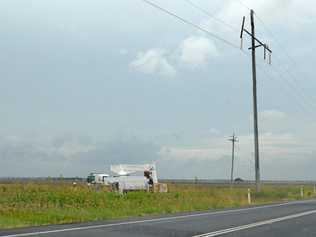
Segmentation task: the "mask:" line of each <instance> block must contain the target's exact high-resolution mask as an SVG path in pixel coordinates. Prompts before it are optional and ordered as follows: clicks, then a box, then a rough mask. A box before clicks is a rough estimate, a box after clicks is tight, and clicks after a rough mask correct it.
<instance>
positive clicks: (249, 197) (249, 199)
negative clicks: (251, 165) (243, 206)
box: [248, 188, 251, 205]
mask: <svg viewBox="0 0 316 237" xmlns="http://www.w3.org/2000/svg"><path fill="white" fill-rule="evenodd" d="M248 204H249V205H250V204H251V193H250V188H248Z"/></svg>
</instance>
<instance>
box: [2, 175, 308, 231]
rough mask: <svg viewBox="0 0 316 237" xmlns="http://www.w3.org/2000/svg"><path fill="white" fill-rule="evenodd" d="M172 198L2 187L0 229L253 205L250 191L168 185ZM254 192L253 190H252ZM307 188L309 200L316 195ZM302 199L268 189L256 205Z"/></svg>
mask: <svg viewBox="0 0 316 237" xmlns="http://www.w3.org/2000/svg"><path fill="white" fill-rule="evenodd" d="M168 188H169V192H168V193H146V192H130V193H127V194H125V195H118V194H116V193H111V192H109V191H108V190H107V189H106V188H105V187H98V188H96V187H94V186H87V185H86V184H77V185H72V184H71V183H66V182H56V181H54V182H45V183H43V182H36V183H35V182H34V183H32V182H30V183H6V184H0V228H12V227H22V226H34V225H45V224H60V223H71V222H82V221H94V220H106V219H113V218H123V217H130V216H144V215H150V214H166V213H175V212H181V211H193V210H207V209H219V208H225V207H239V206H244V205H248V198H247V189H248V187H242V186H240V187H234V188H233V189H231V188H230V187H215V186H209V185H199V184H196V185H195V184H190V185H189V184H186V185H184V184H183V185H181V184H168ZM252 190H253V189H252ZM313 195H314V194H313V187H312V186H304V197H305V198H311V197H312V196H313ZM299 199H302V197H301V192H300V186H294V185H282V186H272V185H271V186H264V187H263V189H262V192H260V193H256V194H255V193H254V192H253V191H252V204H263V203H271V202H279V201H289V200H299Z"/></svg>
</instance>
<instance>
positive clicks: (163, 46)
mask: <svg viewBox="0 0 316 237" xmlns="http://www.w3.org/2000/svg"><path fill="white" fill-rule="evenodd" d="M152 2H154V3H155V4H157V5H159V6H161V7H163V8H165V9H167V10H168V11H171V12H173V13H175V14H177V15H179V16H181V17H182V18H184V19H186V20H187V21H189V22H191V23H193V24H195V25H196V26H199V27H201V28H203V29H204V30H206V31H208V32H209V34H207V33H205V32H202V31H200V30H198V29H197V28H196V27H192V26H190V25H187V24H184V23H183V22H181V21H179V20H178V19H175V18H174V17H172V16H170V15H168V14H166V13H164V12H162V11H160V10H158V9H156V8H154V7H152V6H151V5H149V4H147V3H146V2H144V1H142V0H116V1H101V0H91V1H82V0H76V1H75V0H68V1H62V0H46V1H42V0H23V1H22V0H2V1H1V2H0V22H1V23H0V34H1V37H0V52H1V53H0V63H1V64H0V65H1V66H0V81H1V87H0V88H1V93H0V103H1V106H0V112H1V116H0V124H1V125H2V126H0V177H13V176H17V177H34V176H36V177H39V176H43V177H47V176H59V175H63V176H65V177H67V176H80V177H85V176H87V175H88V174H89V173H90V172H102V173H104V172H108V170H109V165H110V164H120V163H128V164H129V163H131V164H142V163H151V162H155V163H156V165H157V169H158V176H159V177H161V178H194V177H198V178H205V179H228V178H229V177H230V162H231V143H230V142H229V141H228V139H229V137H230V136H231V135H232V134H233V133H235V134H236V135H237V136H238V139H239V142H238V143H237V144H236V169H235V177H241V178H244V179H253V178H254V153H253V150H254V149H253V120H252V77H251V75H252V74H251V56H250V52H249V50H248V47H249V46H250V38H249V37H247V35H244V39H243V50H240V48H239V47H240V38H239V35H240V27H241V21H242V17H243V16H246V22H245V27H246V28H247V29H249V28H250V19H249V11H250V10H249V8H252V9H254V11H255V24H256V36H257V37H258V38H260V39H261V40H262V41H263V42H266V43H267V44H268V45H269V47H270V48H271V49H272V51H273V53H272V65H268V63H267V62H266V61H265V60H264V58H263V50H262V48H258V49H257V57H256V59H257V80H258V110H259V133H260V134H259V143H260V165H261V176H262V179H267V180H268V179H270V180H272V179H273V180H315V179H316V173H315V172H314V169H315V167H316V157H315V156H316V146H315V135H314V134H315V132H316V113H315V109H316V104H315V102H316V96H315V93H314V91H315V89H316V82H315V80H314V68H313V67H314V62H315V61H316V54H315V53H314V52H315V51H316V45H315V44H314V40H313V39H315V37H316V33H315V31H313V29H314V28H315V24H316V3H315V1H312V0H303V1H302V0H278V1H275V0H240V1H239V0H224V1H223V0H212V1H206V0H195V1H194V0H191V1H188V0H174V1H167V0H152ZM192 2H193V4H192ZM200 9H203V11H201V10H200Z"/></svg>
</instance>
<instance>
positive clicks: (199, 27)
mask: <svg viewBox="0 0 316 237" xmlns="http://www.w3.org/2000/svg"><path fill="white" fill-rule="evenodd" d="M142 1H143V2H145V3H147V4H148V5H150V6H152V7H154V8H156V9H158V10H160V11H162V12H164V13H166V14H168V15H170V16H172V17H174V18H176V19H178V20H179V21H181V22H183V23H185V24H187V25H190V26H192V27H194V28H196V29H198V30H200V31H202V32H204V33H206V34H207V35H208V36H210V37H213V38H215V39H217V40H219V41H222V42H223V43H225V44H227V45H229V46H231V47H233V48H236V49H239V46H238V45H235V44H234V43H232V42H229V41H228V40H225V39H224V38H222V37H220V36H218V35H216V34H214V33H212V32H210V31H208V30H206V29H204V28H202V27H201V26H199V25H197V24H195V23H193V22H191V21H189V20H186V19H184V18H183V17H181V16H179V15H177V14H175V13H173V12H171V11H169V10H167V9H165V8H163V7H161V6H159V5H157V4H155V3H153V2H151V1H148V0H142Z"/></svg>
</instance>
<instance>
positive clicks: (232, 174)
mask: <svg viewBox="0 0 316 237" xmlns="http://www.w3.org/2000/svg"><path fill="white" fill-rule="evenodd" d="M228 140H229V141H231V142H232V166H231V170H230V184H231V186H233V184H234V159H235V142H238V139H237V137H236V136H235V133H233V136H232V137H231V138H230V139H228Z"/></svg>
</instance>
